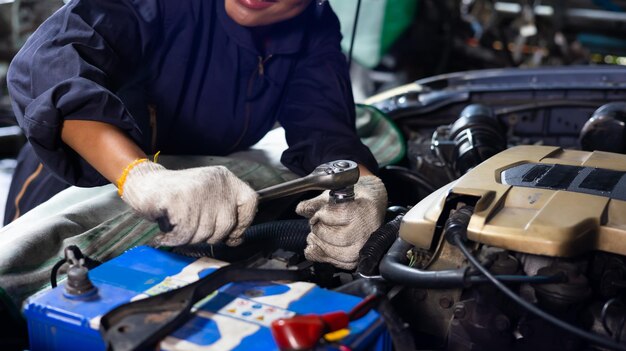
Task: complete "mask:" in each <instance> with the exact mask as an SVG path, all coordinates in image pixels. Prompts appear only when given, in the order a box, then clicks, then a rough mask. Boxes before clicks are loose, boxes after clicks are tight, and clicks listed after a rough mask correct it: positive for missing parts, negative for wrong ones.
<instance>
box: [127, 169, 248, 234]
mask: <svg viewBox="0 0 626 351" xmlns="http://www.w3.org/2000/svg"><path fill="white" fill-rule="evenodd" d="M118 183H119V182H118ZM119 188H120V190H121V196H122V199H123V200H124V201H125V202H126V203H127V204H129V205H130V206H131V207H132V208H133V209H135V211H137V212H139V213H140V214H141V215H143V216H145V217H147V218H149V219H151V220H153V221H155V220H156V219H157V218H159V217H161V216H164V215H166V216H167V217H168V219H169V221H170V223H171V224H172V225H173V226H174V229H173V230H172V231H171V232H169V233H163V234H160V235H158V236H157V237H156V238H155V241H156V243H157V244H160V245H166V246H177V245H184V244H196V243H203V242H206V243H209V244H214V243H217V242H219V241H222V240H224V239H225V238H227V239H226V244H227V245H230V246H235V245H239V244H240V243H241V241H242V235H243V232H244V231H245V230H246V228H247V227H248V226H249V225H250V223H251V222H252V219H253V218H254V215H255V213H256V208H257V202H258V199H257V193H256V192H255V191H254V190H252V188H250V187H249V186H248V185H247V184H246V183H244V182H243V181H241V180H240V179H239V178H237V176H235V175H234V174H233V173H231V172H230V171H229V170H228V169H227V168H226V167H222V166H212V167H200V168H191V169H184V170H177V171H174V170H168V169H166V168H165V167H163V166H161V165H160V164H157V163H153V162H150V161H145V162H141V163H138V164H136V165H134V167H132V168H131V169H130V171H128V173H127V175H126V179H125V181H124V180H123V182H122V185H121V186H119Z"/></svg>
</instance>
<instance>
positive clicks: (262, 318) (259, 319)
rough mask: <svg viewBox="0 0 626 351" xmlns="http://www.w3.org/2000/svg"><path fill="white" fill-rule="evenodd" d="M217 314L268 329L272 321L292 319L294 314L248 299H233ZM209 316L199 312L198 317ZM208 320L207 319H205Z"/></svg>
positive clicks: (204, 312) (201, 311)
mask: <svg viewBox="0 0 626 351" xmlns="http://www.w3.org/2000/svg"><path fill="white" fill-rule="evenodd" d="M217 313H218V314H221V315H223V316H228V317H233V318H237V319H241V320H244V321H246V322H250V323H255V324H260V325H262V326H265V327H267V328H269V327H270V326H271V324H272V322H273V321H275V320H277V319H281V318H289V317H293V316H294V315H295V314H296V313H295V312H292V311H288V310H285V309H283V308H279V307H276V306H271V305H266V304H262V303H259V302H255V301H252V300H248V299H242V298H239V297H238V298H235V299H234V300H233V301H231V302H230V303H229V304H227V305H226V306H224V307H222V308H221V309H220V310H219V311H217ZM206 314H211V313H210V312H208V311H204V310H200V311H198V315H200V316H201V315H206ZM207 318H208V317H207Z"/></svg>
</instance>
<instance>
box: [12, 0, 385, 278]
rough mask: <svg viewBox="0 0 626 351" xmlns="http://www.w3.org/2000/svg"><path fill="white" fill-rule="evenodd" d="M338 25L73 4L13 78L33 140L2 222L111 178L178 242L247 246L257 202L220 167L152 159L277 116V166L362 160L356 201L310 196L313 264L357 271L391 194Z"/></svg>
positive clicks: (282, 14)
mask: <svg viewBox="0 0 626 351" xmlns="http://www.w3.org/2000/svg"><path fill="white" fill-rule="evenodd" d="M340 40H341V34H340V30H339V21H338V19H337V17H336V16H335V14H334V13H333V12H332V9H331V8H330V6H329V5H327V4H325V3H324V1H323V0H318V1H315V2H313V1H312V0H212V1H207V0H193V1H192V0H190V1H183V2H179V1H169V0H109V1H97V0H72V1H70V2H69V3H68V4H67V5H65V6H64V7H62V8H61V9H60V10H59V11H57V12H56V13H55V14H54V15H53V16H51V17H50V18H49V19H48V20H47V21H45V22H44V23H43V24H42V25H41V27H40V28H39V29H38V30H37V31H36V32H35V33H34V34H33V35H32V36H31V37H30V38H29V40H28V41H27V42H26V44H25V45H24V47H23V48H22V49H21V51H20V52H19V53H18V55H17V56H16V57H15V59H14V61H13V62H12V64H11V66H10V69H9V72H8V84H9V92H10V94H11V97H12V100H13V107H14V110H15V113H16V115H17V119H18V122H19V125H20V126H21V127H22V129H23V130H24V133H25V135H26V137H27V139H28V144H27V145H26V146H25V148H24V149H23V150H22V151H21V153H20V155H19V157H18V162H19V164H18V167H17V169H16V172H15V175H14V180H13V182H12V184H11V189H10V194H9V200H8V203H7V211H6V215H5V221H10V220H12V219H14V218H17V217H18V216H19V215H20V214H21V213H24V212H26V211H28V210H29V209H30V208H32V207H34V206H36V205H37V204H39V203H41V202H43V201H45V200H47V199H48V198H49V197H51V196H52V195H53V194H55V193H57V192H59V191H60V190H62V189H64V188H66V187H68V186H69V184H72V185H77V186H98V185H103V184H106V183H108V182H113V183H114V184H116V185H117V186H118V192H119V195H120V196H121V198H122V199H123V200H124V201H125V202H126V203H127V204H128V205H130V206H131V207H132V208H133V209H134V210H135V211H137V212H138V213H139V214H141V215H143V216H145V217H147V218H149V219H151V220H156V219H157V218H158V217H161V216H167V217H168V218H169V220H170V222H171V223H172V225H174V229H173V230H172V231H171V232H169V233H162V234H160V235H159V236H158V237H157V243H159V244H161V245H167V246H176V245H183V244H188V243H200V242H208V243H216V242H218V241H225V242H226V243H227V244H229V245H237V244H239V243H240V242H241V241H242V234H243V232H244V230H245V229H246V228H247V227H248V226H249V225H250V223H251V222H252V220H253V217H254V215H255V212H256V207H257V196H256V192H255V191H253V190H252V189H251V188H250V187H249V186H248V185H247V184H246V183H244V182H243V181H241V180H240V179H238V178H237V177H236V176H235V175H234V174H232V173H231V172H230V171H228V170H227V169H226V168H224V167H220V166H212V167H202V168H194V169H186V170H168V169H165V168H164V167H163V166H162V165H160V164H158V163H156V162H152V161H150V160H148V159H147V156H146V154H148V153H154V152H156V151H162V152H163V153H165V154H174V155H184V154H195V155H197V154H202V155H227V154H230V153H232V152H234V151H238V150H242V149H246V148H248V147H249V146H251V145H253V144H254V143H256V142H257V141H258V140H259V139H261V138H262V137H263V136H264V135H265V134H266V133H267V132H268V131H269V130H270V129H272V127H273V126H274V125H275V123H276V122H277V121H278V122H280V124H281V125H282V126H283V127H284V128H285V133H286V139H287V143H288V145H289V148H288V149H287V150H286V151H285V152H284V153H283V155H282V158H281V162H282V163H283V164H284V165H285V166H287V167H288V168H289V169H290V170H292V171H293V172H295V173H297V174H299V175H304V174H307V173H309V172H310V171H312V170H313V169H314V168H315V167H316V166H317V165H319V164H321V163H323V162H327V161H330V160H335V159H351V160H354V161H356V162H357V163H358V164H359V168H360V171H361V178H360V180H359V182H358V183H357V184H356V186H355V194H356V199H355V201H353V202H350V203H343V204H329V202H328V200H327V199H328V197H327V196H326V197H324V194H322V195H320V196H319V197H317V198H314V199H311V200H308V201H303V202H301V203H300V204H299V205H298V207H297V210H296V211H297V212H298V213H299V214H301V215H303V216H305V217H307V218H309V219H310V224H311V234H309V236H308V238H307V248H306V251H305V256H306V257H307V258H308V259H309V260H312V261H318V262H329V263H332V264H334V265H336V266H338V267H341V268H346V269H350V268H353V267H354V266H355V265H356V260H357V258H358V251H359V250H360V248H361V247H362V246H363V244H364V242H365V241H366V240H367V238H368V236H369V235H370V234H371V233H372V232H373V231H374V230H375V229H376V228H377V227H378V226H379V225H380V223H381V222H382V219H383V216H384V210H385V207H386V201H387V198H386V197H387V194H386V191H385V187H384V185H383V184H382V182H381V181H380V179H379V178H377V177H376V176H374V175H373V174H372V173H371V172H370V171H372V172H376V171H377V164H376V161H375V159H374V158H373V156H372V154H371V153H370V151H369V150H368V149H367V147H365V146H364V145H363V144H362V143H361V142H360V140H359V138H358V136H357V135H356V131H355V108H354V103H353V98H352V92H351V86H350V80H349V75H348V67H347V63H346V59H345V56H344V55H343V54H342V52H341V50H340Z"/></svg>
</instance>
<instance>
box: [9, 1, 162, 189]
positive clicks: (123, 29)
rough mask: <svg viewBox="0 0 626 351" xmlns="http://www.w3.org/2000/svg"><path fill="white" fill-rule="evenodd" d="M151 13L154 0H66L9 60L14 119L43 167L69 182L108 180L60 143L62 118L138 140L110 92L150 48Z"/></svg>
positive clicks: (138, 134)
mask: <svg viewBox="0 0 626 351" xmlns="http://www.w3.org/2000/svg"><path fill="white" fill-rule="evenodd" d="M158 12H159V11H158V7H157V4H156V0H132V3H131V0H106V1H101V0H73V1H71V2H70V3H68V4H67V5H65V6H64V7H62V8H61V9H60V10H59V11H57V12H56V13H55V14H54V15H52V16H51V17H50V18H49V19H48V20H46V21H45V22H44V23H43V24H42V25H41V26H40V27H39V28H38V29H37V31H36V32H35V33H34V34H33V35H32V36H31V37H30V38H29V39H28V40H27V42H26V44H25V45H24V47H23V48H22V49H21V50H20V52H19V53H18V54H17V55H16V57H15V58H14V60H13V62H12V63H11V65H10V67H9V71H8V74H7V80H8V87H9V93H10V95H11V98H12V103H13V110H14V111H15V114H16V117H17V121H18V123H19V125H20V126H21V127H22V129H23V131H24V134H25V135H26V137H27V138H28V141H29V142H30V143H31V145H32V146H33V149H34V150H35V152H36V154H37V156H38V157H39V158H40V159H41V160H42V162H43V163H44V165H45V166H46V167H48V168H49V169H50V170H52V171H53V172H54V173H55V174H56V175H57V176H59V177H60V178H62V179H64V180H65V181H67V182H69V183H70V184H74V185H78V186H94V185H101V184H106V183H108V182H107V181H106V180H105V179H104V178H103V177H102V176H101V175H100V174H99V173H98V172H97V171H96V170H95V169H93V168H92V167H91V166H90V165H89V164H88V163H87V162H86V161H85V160H84V159H82V158H81V157H80V156H79V155H78V154H77V153H75V152H74V151H73V150H72V149H70V148H69V147H68V146H67V145H65V144H64V143H63V142H62V140H61V126H62V124H63V121H64V120H96V121H102V122H106V123H110V124H112V125H115V126H117V127H119V128H120V129H122V130H123V131H125V132H126V133H127V134H128V135H129V136H130V137H131V138H132V139H133V140H135V142H139V141H140V140H141V132H140V130H139V129H138V127H137V124H136V123H135V121H134V120H133V118H132V116H131V115H130V114H129V112H128V111H127V110H126V108H125V107H124V104H123V103H122V101H121V100H120V99H119V98H118V97H117V96H116V95H115V93H114V92H115V91H117V90H118V89H119V88H120V87H121V86H122V85H123V84H124V82H125V79H128V77H131V76H133V75H134V74H135V73H136V70H137V69H138V67H139V66H140V63H141V62H142V59H143V57H144V56H145V55H146V53H147V52H148V51H149V50H150V45H151V43H152V42H153V41H154V40H155V36H156V34H157V29H156V23H157V18H158ZM102 152H103V153H106V152H109V151H108V150H102Z"/></svg>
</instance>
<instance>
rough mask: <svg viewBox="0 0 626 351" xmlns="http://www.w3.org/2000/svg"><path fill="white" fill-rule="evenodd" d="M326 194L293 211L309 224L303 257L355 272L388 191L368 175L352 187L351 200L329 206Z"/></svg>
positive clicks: (378, 221) (377, 224)
mask: <svg viewBox="0 0 626 351" xmlns="http://www.w3.org/2000/svg"><path fill="white" fill-rule="evenodd" d="M329 193H330V192H329V191H325V192H324V193H322V195H320V196H318V197H315V198H313V199H311V200H306V201H302V202H301V203H300V204H298V207H297V208H296V212H297V213H298V214H299V215H301V216H304V217H306V218H309V224H310V225H311V233H310V234H309V236H308V237H307V246H306V249H305V250H304V255H305V257H306V258H307V259H308V260H310V261H315V262H328V263H331V264H333V265H334V266H336V267H339V268H343V269H354V268H355V267H356V265H357V261H358V258H359V251H360V250H361V248H362V247H363V245H364V244H365V242H366V241H367V239H369V237H370V235H371V234H372V233H373V232H374V231H375V230H376V229H378V227H380V225H381V224H382V221H383V219H384V217H385V208H386V207H387V191H386V190H385V185H384V184H383V182H382V181H381V180H380V179H379V178H378V177H376V176H372V175H368V176H362V177H361V178H359V181H358V182H357V183H356V184H355V185H354V195H355V198H354V201H349V202H344V203H338V204H336V203H331V202H330V201H329V197H330V195H329Z"/></svg>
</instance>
